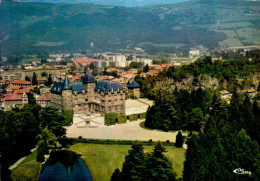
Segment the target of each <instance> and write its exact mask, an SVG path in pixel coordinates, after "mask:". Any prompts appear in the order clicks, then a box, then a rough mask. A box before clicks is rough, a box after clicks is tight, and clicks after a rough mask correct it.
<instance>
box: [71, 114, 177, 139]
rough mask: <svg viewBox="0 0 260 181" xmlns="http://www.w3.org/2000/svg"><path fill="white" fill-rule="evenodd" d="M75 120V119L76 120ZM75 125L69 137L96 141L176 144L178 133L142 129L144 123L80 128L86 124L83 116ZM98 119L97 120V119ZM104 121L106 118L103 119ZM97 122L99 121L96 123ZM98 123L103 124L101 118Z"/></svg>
mask: <svg viewBox="0 0 260 181" xmlns="http://www.w3.org/2000/svg"><path fill="white" fill-rule="evenodd" d="M74 119H75V118H74ZM76 119H77V120H76V121H74V124H73V125H71V126H69V127H67V137H72V138H78V137H79V136H82V137H83V138H95V139H116V140H142V141H147V140H150V139H152V140H153V141H159V140H160V141H166V140H170V141H171V142H175V138H176V134H177V132H163V131H157V130H147V129H144V128H141V127H140V123H141V122H143V121H144V119H142V120H138V121H132V122H127V123H125V124H116V125H113V126H105V125H104V124H99V125H96V126H91V125H90V126H86V124H85V123H84V124H85V126H79V124H77V123H78V122H82V121H83V122H84V120H83V117H82V116H78V117H77V118H76ZM81 119H82V120H81ZM96 119H97V118H96ZM103 119H104V118H103ZM95 122H97V121H95ZM98 122H103V121H102V118H101V117H100V118H99V121H98Z"/></svg>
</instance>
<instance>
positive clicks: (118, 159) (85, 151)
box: [69, 143, 185, 181]
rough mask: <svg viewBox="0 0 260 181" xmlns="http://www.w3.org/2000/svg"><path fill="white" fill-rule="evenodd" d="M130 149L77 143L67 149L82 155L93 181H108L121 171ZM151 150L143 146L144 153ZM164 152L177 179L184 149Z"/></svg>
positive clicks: (172, 149) (173, 148) (151, 147)
mask: <svg viewBox="0 0 260 181" xmlns="http://www.w3.org/2000/svg"><path fill="white" fill-rule="evenodd" d="M130 148H131V146H130V145H99V144H86V143H78V144H75V145H72V146H71V147H70V148H69V149H70V150H71V151H74V152H76V153H78V154H81V155H82V159H83V160H84V161H85V162H86V164H87V166H88V168H89V170H90V173H91V176H92V179H93V181H100V180H102V181H106V180H110V177H111V175H112V173H113V172H114V170H115V169H116V168H119V169H120V170H122V165H123V162H124V159H125V156H126V155H127V154H128V150H129V149H130ZM153 148H154V147H153V146H144V149H145V150H144V151H145V152H150V151H152V150H153ZM166 150H167V152H166V157H167V158H168V159H169V160H170V161H171V162H172V164H173V168H174V170H175V172H176V174H177V176H178V178H180V177H182V171H183V162H184V160H185V149H182V148H175V147H172V146H167V147H166Z"/></svg>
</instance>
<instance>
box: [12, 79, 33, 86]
mask: <svg viewBox="0 0 260 181" xmlns="http://www.w3.org/2000/svg"><path fill="white" fill-rule="evenodd" d="M11 84H12V85H13V86H20V87H22V88H27V87H31V86H32V83H31V82H29V81H25V80H15V81H13V82H11Z"/></svg>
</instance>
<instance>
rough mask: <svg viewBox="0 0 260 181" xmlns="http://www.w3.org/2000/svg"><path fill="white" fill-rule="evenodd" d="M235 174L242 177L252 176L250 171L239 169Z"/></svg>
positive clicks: (234, 171)
mask: <svg viewBox="0 0 260 181" xmlns="http://www.w3.org/2000/svg"><path fill="white" fill-rule="evenodd" d="M233 173H235V174H240V175H251V172H250V171H245V170H244V169H242V168H237V169H235V170H233Z"/></svg>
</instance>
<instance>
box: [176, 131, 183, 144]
mask: <svg viewBox="0 0 260 181" xmlns="http://www.w3.org/2000/svg"><path fill="white" fill-rule="evenodd" d="M183 142H184V140H183V136H182V134H181V132H180V131H179V132H178V134H177V135H176V142H175V146H176V147H178V148H182V145H183Z"/></svg>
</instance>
